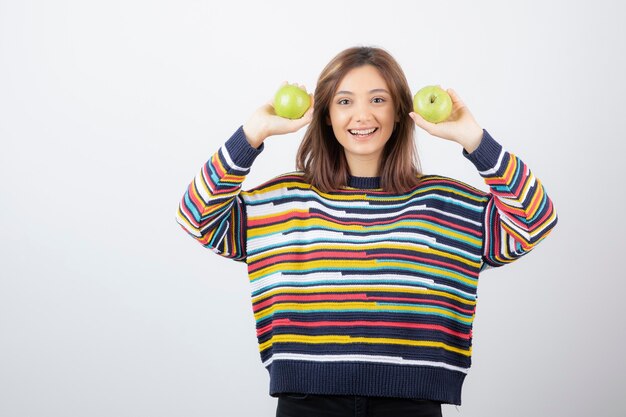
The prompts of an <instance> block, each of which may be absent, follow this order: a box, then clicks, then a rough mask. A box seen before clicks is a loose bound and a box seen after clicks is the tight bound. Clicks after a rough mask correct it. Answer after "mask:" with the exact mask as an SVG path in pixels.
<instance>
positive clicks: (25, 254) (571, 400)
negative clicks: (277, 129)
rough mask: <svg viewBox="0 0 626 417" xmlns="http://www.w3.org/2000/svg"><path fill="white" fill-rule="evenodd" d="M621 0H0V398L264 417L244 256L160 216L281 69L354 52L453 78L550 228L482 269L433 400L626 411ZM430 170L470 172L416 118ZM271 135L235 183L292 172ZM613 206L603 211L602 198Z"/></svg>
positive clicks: (428, 78) (281, 143) (543, 412)
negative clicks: (468, 352)
mask: <svg viewBox="0 0 626 417" xmlns="http://www.w3.org/2000/svg"><path fill="white" fill-rule="evenodd" d="M624 12H625V7H624V6H623V3H622V2H620V1H594V2H572V1H564V0H561V1H553V2H547V1H526V2H515V3H510V2H501V1H485V0H475V1H471V2H469V1H428V2H424V1H415V2H401V1H397V2H391V1H387V2H381V1H316V2H308V3H301V2H292V1H266V2H258V1H254V2H253V1H250V2H230V3H226V2H220V3H214V2H209V1H208V0H202V1H201V0H177V1H174V0H171V1H165V0H152V1H147V0H123V1H122V0H107V1H88V2H85V1H78V0H59V1H54V2H46V1H42V0H39V1H37V0H20V1H11V0H0V141H1V147H0V210H1V212H0V274H1V278H0V415H2V416H7V417H22V416H29V417H30V416H64V417H68V416H77V417H78V416H80V417H82V416H90V417H92V416H93V417H98V416H103V417H104V416H106V417H108V416H151V417H160V416H186V417H193V416H244V415H253V414H254V415H258V416H272V415H274V412H275V411H274V410H275V404H276V400H275V399H273V398H271V397H269V396H268V394H267V393H268V377H267V373H266V371H265V369H264V368H263V367H262V365H261V362H260V360H259V356H258V350H257V345H256V338H255V332H254V321H253V317H252V311H251V307H250V303H249V293H248V286H247V274H246V269H245V265H244V264H240V263H236V262H233V261H229V260H226V259H222V258H220V257H218V256H216V255H214V254H212V253H211V252H210V251H207V250H205V249H204V248H202V247H201V246H200V245H198V244H197V243H196V242H194V241H193V240H192V239H191V238H190V237H188V236H187V235H185V234H184V233H183V232H182V230H181V229H180V228H179V226H178V225H177V224H176V223H175V221H174V214H175V210H176V208H177V205H178V201H179V199H180V197H181V196H182V194H183V192H184V191H185V187H186V186H187V184H188V183H189V182H190V181H191V179H192V178H193V176H194V175H195V174H196V172H197V171H198V169H199V168H200V166H201V165H202V164H203V163H204V162H205V160H206V159H207V158H208V157H209V156H210V155H211V154H212V153H213V152H214V151H215V150H217V148H218V147H219V146H220V145H221V144H222V142H223V141H225V140H226V139H227V138H228V137H229V135H230V134H231V133H232V132H233V131H234V130H235V129H236V128H237V127H238V126H239V125H240V124H242V123H243V122H244V121H245V119H246V118H247V117H248V116H249V114H250V113H251V112H252V111H253V110H254V109H255V108H256V107H258V106H259V105H261V104H262V103H264V102H265V101H267V100H268V99H269V98H271V97H272V95H273V93H274V91H275V90H276V88H277V87H278V86H279V84H280V83H281V82H282V81H283V80H289V81H291V82H301V83H305V84H306V85H307V87H309V89H313V88H314V86H315V81H316V78H317V76H318V75H319V72H320V71H321V69H322V68H323V66H324V65H325V64H326V63H327V62H328V60H329V59H330V58H332V57H333V56H334V55H335V54H336V53H338V52H339V51H341V50H342V49H344V48H346V47H350V46H353V45H363V44H365V45H377V46H381V47H384V48H385V49H387V50H389V51H390V52H391V53H392V54H393V55H394V56H395V57H396V58H397V60H398V61H399V62H400V64H401V65H402V66H403V68H404V70H405V72H406V75H407V78H408V79H409V82H410V85H411V88H412V89H413V91H417V89H418V88H420V87H421V86H423V85H426V84H432V83H438V84H441V85H443V86H444V87H454V88H455V89H456V90H457V91H458V92H459V94H460V95H461V97H462V98H463V99H464V100H465V102H466V103H467V104H468V105H469V107H470V109H471V111H472V112H473V113H474V115H475V117H476V118H477V120H478V121H479V123H481V124H482V125H483V126H484V127H485V128H486V129H488V130H489V131H490V132H491V133H492V135H493V136H494V137H496V138H497V139H498V140H499V141H500V142H501V143H502V144H503V145H504V146H505V147H506V148H507V149H509V150H510V151H512V152H514V153H516V154H518V155H520V156H521V157H522V158H523V159H524V161H525V162H526V163H527V164H528V165H529V166H530V167H531V168H532V169H533V171H534V172H535V174H536V175H537V176H538V177H539V178H540V179H541V180H542V181H543V183H544V184H545V186H546V188H547V190H548V192H549V194H550V195H551V197H552V198H553V200H554V202H555V204H556V207H557V210H558V213H559V216H560V223H559V225H558V227H557V229H556V230H555V231H554V233H553V235H552V236H550V237H549V238H548V239H547V240H546V241H544V242H543V243H542V244H541V245H540V246H539V247H538V248H537V249H536V250H535V251H534V252H533V253H531V254H530V255H528V256H527V257H525V258H524V259H522V260H520V261H519V262H516V263H514V264H512V265H510V266H507V267H504V268H500V269H498V270H493V271H488V272H486V273H484V274H483V275H482V276H481V284H480V287H479V294H480V301H479V304H478V312H477V317H476V322H475V338H474V342H475V343H474V366H473V368H472V370H471V372H470V374H469V376H468V378H467V380H466V384H465V387H464V392H463V406H461V407H459V408H458V409H456V408H455V407H450V406H447V407H446V408H445V409H444V413H445V415H447V416H455V415H459V416H467V417H470V416H481V417H485V416H487V417H491V416H494V417H495V416H504V415H506V416H529V415H533V416H561V415H562V416H566V415H567V416H590V415H595V416H624V415H626V405H625V403H624V400H623V396H624V387H625V386H626V377H625V373H626V359H625V358H626V356H624V343H625V342H626V335H625V326H624V322H623V317H624V314H623V312H624V310H623V300H624V296H623V294H624V291H625V290H626V285H625V283H624V282H625V278H626V276H625V274H624V269H623V267H620V266H621V261H620V259H621V257H622V256H623V255H622V253H621V252H622V251H623V249H624V243H623V242H624V238H623V236H624V234H625V227H624V221H623V220H621V218H622V217H623V212H624V203H625V199H624V191H623V169H624V164H623V160H624V150H625V146H624V140H625V139H626V138H625V135H624V131H626V117H624V115H623V112H624V108H625V107H624V96H625V94H626V81H625V79H624V74H626V62H625V58H624V51H625V50H626V42H625V41H624V40H625V39H626V30H625V25H624V22H623V16H624ZM417 136H418V148H419V150H420V152H421V158H422V162H423V166H424V170H425V172H427V173H439V174H443V175H450V176H453V177H456V178H459V179H462V180H464V181H467V182H469V183H471V184H473V185H476V186H480V187H481V188H483V189H485V187H484V186H483V185H481V184H482V182H481V179H480V177H479V176H478V174H477V173H476V172H475V170H474V168H473V166H472V165H471V164H470V163H469V162H468V161H466V160H465V159H464V158H463V157H462V155H461V150H460V148H459V147H458V146H456V145H454V144H451V143H447V142H445V143H444V142H443V141H441V140H437V139H435V138H432V137H430V136H428V135H427V134H426V133H424V132H422V131H419V132H418V135H417ZM301 137H302V132H299V133H296V134H293V135H289V136H284V137H277V138H272V139H270V140H268V142H267V144H266V150H265V152H264V153H263V154H262V156H261V157H260V158H259V159H258V160H257V162H256V163H255V165H254V167H253V171H252V173H251V174H250V176H249V177H248V178H247V180H246V182H245V184H244V185H245V186H246V187H251V186H254V185H257V184H259V183H260V182H262V181H264V180H267V179H269V178H270V177H272V176H274V175H277V174H280V173H282V172H285V171H290V170H292V169H293V168H294V156H295V152H296V149H297V146H298V143H299V140H300V138H301ZM620 213H622V214H621V215H620Z"/></svg>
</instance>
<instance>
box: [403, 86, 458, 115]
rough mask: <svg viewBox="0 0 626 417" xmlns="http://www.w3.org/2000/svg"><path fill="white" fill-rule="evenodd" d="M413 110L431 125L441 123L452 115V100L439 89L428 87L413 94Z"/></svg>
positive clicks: (437, 87)
mask: <svg viewBox="0 0 626 417" xmlns="http://www.w3.org/2000/svg"><path fill="white" fill-rule="evenodd" d="M413 110H415V112H416V113H418V114H419V115H420V116H422V117H423V118H424V119H426V120H428V121H429V122H431V123H439V122H443V121H444V120H446V119H447V118H448V117H450V114H451V113H452V99H451V98H450V95H449V94H448V93H447V92H446V91H445V90H444V89H442V88H441V87H439V86H437V85H429V86H427V87H424V88H422V89H421V90H419V91H418V92H417V93H415V96H414V97H413Z"/></svg>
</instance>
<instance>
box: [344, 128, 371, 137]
mask: <svg viewBox="0 0 626 417" xmlns="http://www.w3.org/2000/svg"><path fill="white" fill-rule="evenodd" d="M377 130H378V128H377V127H373V128H371V129H348V132H350V134H351V135H352V136H354V137H357V138H366V137H368V136H371V135H373V134H374V132H376V131H377Z"/></svg>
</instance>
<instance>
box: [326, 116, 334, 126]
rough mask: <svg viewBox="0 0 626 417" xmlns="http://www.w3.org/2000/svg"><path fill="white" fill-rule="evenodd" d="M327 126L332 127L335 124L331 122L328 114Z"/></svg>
mask: <svg viewBox="0 0 626 417" xmlns="http://www.w3.org/2000/svg"><path fill="white" fill-rule="evenodd" d="M326 124H327V125H328V126H332V125H333V123H332V122H331V121H330V114H327V115H326Z"/></svg>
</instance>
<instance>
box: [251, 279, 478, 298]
mask: <svg viewBox="0 0 626 417" xmlns="http://www.w3.org/2000/svg"><path fill="white" fill-rule="evenodd" d="M348 279H350V280H351V281H358V280H359V279H362V280H370V281H372V280H378V279H380V280H385V281H387V282H386V283H385V284H368V283H363V284H361V285H360V286H363V287H379V288H380V289H381V290H383V291H384V290H385V289H386V288H396V289H402V290H407V289H411V290H419V291H421V290H424V291H428V290H429V289H433V290H437V291H444V292H447V293H449V294H453V295H457V294H458V295H460V296H462V297H464V298H466V299H468V300H470V301H471V300H475V299H476V294H474V293H469V292H466V291H461V290H459V289H457V288H453V287H450V286H449V285H443V284H436V283H435V282H434V281H433V280H431V279H428V278H420V277H414V276H409V275H389V274H383V275H341V274H339V273H332V272H315V273H310V274H307V275H289V274H283V273H281V272H277V273H274V274H272V275H268V276H266V277H263V278H261V279H259V280H256V281H252V282H250V290H251V292H256V291H262V292H261V293H259V294H257V295H256V296H255V297H254V299H253V300H252V301H253V302H254V300H256V299H257V298H259V297H261V296H263V294H265V293H266V292H268V291H272V290H274V289H276V287H274V288H269V287H271V286H273V285H276V284H280V283H285V284H286V283H287V282H291V283H293V282H302V283H308V282H315V281H320V280H323V281H329V282H338V283H341V282H345V281H346V280H348ZM399 280H402V281H409V282H411V283H414V285H412V284H398V283H397V282H398V281H399ZM394 282H395V283H396V284H393V283H394ZM392 284H393V285H392ZM304 288H306V289H307V290H318V291H319V290H320V289H332V290H333V292H340V291H339V290H340V289H342V288H346V289H349V290H350V291H359V284H354V283H351V284H345V285H324V284H322V285H306V286H295V285H280V289H281V290H284V291H285V292H289V291H290V290H298V289H304ZM263 290H264V291H263Z"/></svg>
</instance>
